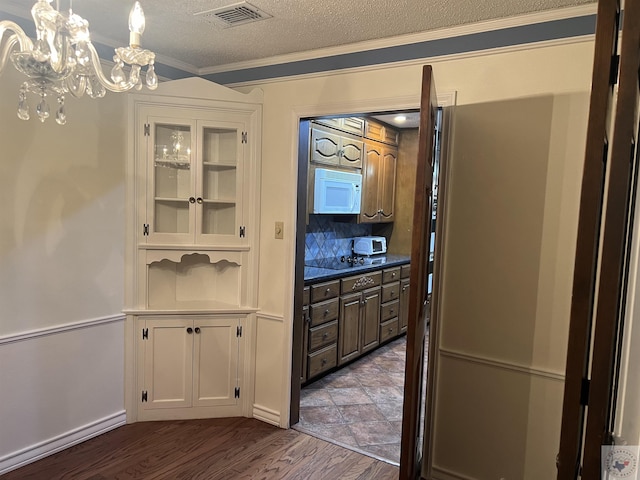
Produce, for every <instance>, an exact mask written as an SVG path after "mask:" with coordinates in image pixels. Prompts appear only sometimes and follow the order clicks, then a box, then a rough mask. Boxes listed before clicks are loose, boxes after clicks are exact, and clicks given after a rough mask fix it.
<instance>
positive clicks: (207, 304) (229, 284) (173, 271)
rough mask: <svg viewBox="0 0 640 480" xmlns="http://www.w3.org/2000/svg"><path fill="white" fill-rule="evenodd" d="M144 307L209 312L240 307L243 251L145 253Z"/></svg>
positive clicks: (241, 299)
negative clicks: (145, 295) (145, 304)
mask: <svg viewBox="0 0 640 480" xmlns="http://www.w3.org/2000/svg"><path fill="white" fill-rule="evenodd" d="M146 264H147V279H146V280H147V282H146V283H147V285H146V286H147V292H148V295H147V298H148V302H147V306H146V307H147V308H148V309H151V310H212V309H228V308H239V307H240V306H241V305H242V304H243V303H245V300H246V299H245V298H244V297H245V293H244V292H243V291H242V288H241V287H242V282H241V280H242V279H241V268H240V267H241V265H242V252H233V251H231V252H228V251H226V252H220V251H207V252H184V251H148V252H147V260H146Z"/></svg>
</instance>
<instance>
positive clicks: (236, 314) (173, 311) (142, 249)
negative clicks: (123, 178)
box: [126, 79, 262, 420]
mask: <svg viewBox="0 0 640 480" xmlns="http://www.w3.org/2000/svg"><path fill="white" fill-rule="evenodd" d="M261 98H262V94H261V92H259V91H254V92H252V93H250V94H247V95H244V94H241V93H238V92H235V91H233V90H230V89H228V88H225V87H221V86H219V85H215V84H213V83H211V82H207V81H205V80H202V79H186V80H178V81H174V82H167V83H166V84H163V85H161V86H160V87H159V88H158V90H157V91H156V92H155V93H154V94H145V95H133V96H131V99H130V109H129V114H130V116H129V119H130V129H131V132H130V142H129V145H130V152H131V160H130V165H129V167H130V169H129V175H128V178H129V182H130V184H129V189H128V191H129V192H130V193H131V194H132V197H133V199H134V201H133V202H131V203H130V204H129V205H128V208H130V211H129V212H128V218H129V219H130V220H131V223H130V226H131V229H132V232H129V234H128V240H129V243H130V245H129V246H128V248H127V253H128V255H127V260H126V263H127V272H128V276H129V278H128V280H129V281H128V282H127V283H128V285H129V288H128V291H127V303H128V308H127V313H128V317H127V322H129V323H128V326H129V328H128V330H127V331H128V332H129V334H130V335H131V342H130V347H129V349H128V355H127V372H128V375H127V378H128V379H130V380H128V384H127V413H128V415H129V418H130V420H161V419H171V418H203V417H221V416H243V415H244V416H248V415H249V414H250V407H251V403H252V401H251V396H252V392H251V388H252V387H251V385H252V384H253V382H252V375H253V373H252V367H251V362H249V361H247V360H246V358H245V357H247V356H249V355H250V351H249V349H248V348H247V345H249V344H250V342H251V340H250V338H251V335H252V331H253V323H254V317H255V312H256V311H257V283H256V282H257V261H256V255H257V247H258V218H257V211H258V208H257V205H258V199H259V175H260V161H259V155H260V128H261V112H262V110H261V109H262V107H261Z"/></svg>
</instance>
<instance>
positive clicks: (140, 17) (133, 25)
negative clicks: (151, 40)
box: [129, 1, 145, 47]
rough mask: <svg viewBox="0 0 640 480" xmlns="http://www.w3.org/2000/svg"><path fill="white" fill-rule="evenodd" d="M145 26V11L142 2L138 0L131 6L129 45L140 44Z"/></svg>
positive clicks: (137, 45)
mask: <svg viewBox="0 0 640 480" xmlns="http://www.w3.org/2000/svg"><path fill="white" fill-rule="evenodd" d="M144 27H145V21H144V11H143V10H142V5H140V2H138V1H136V2H135V3H134V4H133V7H132V8H131V13H129V31H130V32H131V33H130V34H129V45H130V46H131V47H139V46H140V38H141V37H142V34H143V33H144Z"/></svg>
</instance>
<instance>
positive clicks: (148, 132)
mask: <svg viewBox="0 0 640 480" xmlns="http://www.w3.org/2000/svg"><path fill="white" fill-rule="evenodd" d="M144 136H145V137H150V136H151V125H149V124H148V123H145V124H144Z"/></svg>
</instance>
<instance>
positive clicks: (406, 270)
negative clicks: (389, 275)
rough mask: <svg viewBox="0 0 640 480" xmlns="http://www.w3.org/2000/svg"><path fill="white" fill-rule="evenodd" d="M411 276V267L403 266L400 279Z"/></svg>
mask: <svg viewBox="0 0 640 480" xmlns="http://www.w3.org/2000/svg"><path fill="white" fill-rule="evenodd" d="M410 276H411V265H402V267H400V278H409V277H410Z"/></svg>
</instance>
